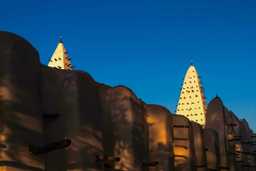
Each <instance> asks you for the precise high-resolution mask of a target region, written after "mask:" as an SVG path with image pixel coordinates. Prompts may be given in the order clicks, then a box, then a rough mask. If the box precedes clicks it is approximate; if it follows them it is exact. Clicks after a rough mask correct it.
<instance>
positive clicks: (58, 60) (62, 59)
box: [48, 37, 72, 70]
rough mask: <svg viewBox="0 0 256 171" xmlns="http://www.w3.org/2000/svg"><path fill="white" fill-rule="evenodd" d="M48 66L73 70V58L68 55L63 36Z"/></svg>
mask: <svg viewBox="0 0 256 171" xmlns="http://www.w3.org/2000/svg"><path fill="white" fill-rule="evenodd" d="M48 66H49V67H52V68H57V69H64V70H72V64H71V60H70V58H69V56H68V53H67V50H66V48H65V47H64V43H63V41H62V38H61V37H60V38H59V42H58V44H57V47H56V49H55V51H54V53H53V55H52V57H51V59H50V61H49V63H48Z"/></svg>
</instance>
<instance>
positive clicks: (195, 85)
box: [176, 64, 206, 125]
mask: <svg viewBox="0 0 256 171" xmlns="http://www.w3.org/2000/svg"><path fill="white" fill-rule="evenodd" d="M205 113H206V103H205V97H204V91H203V88H202V85H201V82H200V78H199V75H198V73H197V71H196V68H195V66H194V65H193V64H192V65H190V66H189V68H188V70H187V72H186V75H185V78H184V81H183V86H182V89H181V92H180V98H179V101H178V105H177V109H176V114H179V115H184V116H186V117H187V118H189V119H190V120H192V121H195V122H197V123H199V124H201V125H204V124H205Z"/></svg>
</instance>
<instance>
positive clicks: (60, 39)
mask: <svg viewBox="0 0 256 171" xmlns="http://www.w3.org/2000/svg"><path fill="white" fill-rule="evenodd" d="M58 42H59V43H63V38H62V35H59V41H58Z"/></svg>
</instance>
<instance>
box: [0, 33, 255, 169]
mask: <svg viewBox="0 0 256 171" xmlns="http://www.w3.org/2000/svg"><path fill="white" fill-rule="evenodd" d="M0 76H1V79H0V111H1V114H0V171H44V170H46V171H255V170H256V135H255V134H254V133H253V131H252V130H251V129H250V127H249V125H248V123H247V121H246V120H245V119H240V118H238V117H237V116H236V114H235V113H233V112H232V111H231V110H230V109H228V108H227V107H226V106H225V104H224V102H223V101H222V100H221V98H220V97H218V96H216V97H214V98H213V99H212V100H211V101H210V102H209V103H208V104H206V101H205V96H204V89H203V88H202V85H201V81H200V77H199V75H198V72H197V71H196V68H195V66H194V65H191V66H189V68H188V70H187V72H186V75H185V77H184V82H183V86H182V88H181V90H180V97H179V100H178V103H177V109H176V112H175V113H171V112H170V111H168V109H166V108H165V107H163V106H160V105H156V104H146V103H145V102H144V101H142V100H141V99H140V98H138V97H137V96H136V95H135V94H134V93H133V91H132V90H131V89H129V88H127V87H125V86H116V87H112V86H109V85H106V84H102V83H98V82H96V81H95V80H94V79H93V78H92V77H91V76H90V75H89V74H88V73H86V72H84V71H79V70H75V69H73V67H72V63H71V59H70V57H69V55H68V53H67V50H66V49H65V47H64V43H63V41H59V42H58V44H57V47H56V49H55V51H54V53H53V55H52V57H51V58H50V61H49V63H48V66H46V65H43V64H41V63H40V56H39V53H38V51H37V50H36V49H35V48H34V47H33V45H31V44H30V43H29V42H28V41H27V40H25V39H24V38H22V37H20V36H18V35H15V34H13V33H9V32H0Z"/></svg>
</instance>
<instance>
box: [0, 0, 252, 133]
mask: <svg viewBox="0 0 256 171" xmlns="http://www.w3.org/2000/svg"><path fill="white" fill-rule="evenodd" d="M0 29H1V30H6V31H11V32H15V33H17V34H19V35H21V36H23V37H25V38H26V39H27V40H29V41H30V42H31V43H32V44H33V45H34V46H35V47H36V48H37V49H38V50H39V52H40V56H41V61H42V63H44V64H47V61H48V59H49V57H50V56H51V55H52V53H53V51H54V49H55V47H56V43H57V40H58V37H59V35H62V37H63V39H64V43H65V46H66V48H67V49H68V52H69V55H70V56H71V58H72V60H73V64H74V65H75V67H76V68H77V69H79V70H84V71H87V72H89V73H90V74H91V75H92V76H93V77H94V79H95V80H96V81H98V82H103V83H106V84H110V85H113V86H114V85H119V84H122V85H126V86H128V87H129V88H131V89H133V90H134V92H135V93H136V94H137V96H139V97H140V98H142V99H143V100H144V101H145V102H147V103H156V104H161V105H163V106H165V107H167V108H169V109H170V111H175V105H176V102H177V100H178V96H179V89H180V87H181V83H182V80H183V77H184V74H185V71H186V69H187V67H188V65H189V64H190V61H191V59H192V60H193V63H194V64H195V65H196V67H197V69H198V71H199V73H200V75H201V77H202V82H203V86H204V87H205V93H206V97H207V101H209V100H210V99H212V98H213V97H214V96H215V95H216V94H218V95H219V96H220V97H221V98H222V99H223V101H224V102H225V104H226V105H227V106H228V107H229V108H230V109H232V110H233V111H234V112H235V113H237V115H238V116H239V117H240V118H246V119H247V120H249V123H250V125H251V126H252V128H253V129H254V130H256V122H255V121H256V117H255V115H256V79H255V74H256V71H255V66H256V57H255V56H256V1H255V0H194V1H192V0H175V1H174V0H144V1H140V0H106V1H102V0H73V1H71V0H62V1H60V0H59V1H58V0H55V1H53V0H51V1H50V0H44V1H39V0H24V1H21V0H16V1H13V0H8V1H3V2H1V6H0Z"/></svg>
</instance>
